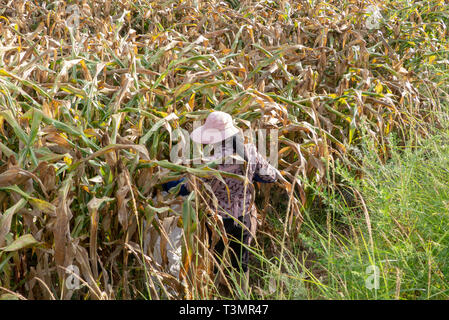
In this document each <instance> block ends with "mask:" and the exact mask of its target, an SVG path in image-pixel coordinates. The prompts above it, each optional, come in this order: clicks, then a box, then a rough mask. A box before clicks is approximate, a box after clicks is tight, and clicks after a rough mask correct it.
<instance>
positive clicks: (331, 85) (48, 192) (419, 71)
mask: <svg viewBox="0 0 449 320" xmlns="http://www.w3.org/2000/svg"><path fill="white" fill-rule="evenodd" d="M373 4H375V5H377V6H379V7H380V8H381V11H382V15H383V19H381V20H380V21H379V26H378V27H376V29H374V30H372V29H369V28H368V27H367V24H366V21H367V19H368V18H369V12H368V10H367V9H368V7H369V6H370V5H373ZM0 5H1V6H0V212H1V216H0V287H1V289H0V290H2V291H1V292H2V293H3V292H6V293H5V294H6V297H11V295H14V294H15V295H16V297H20V298H27V299H43V298H46V299H72V298H78V299H81V298H82V299H131V298H145V299H160V298H168V299H179V298H187V299H189V298H213V297H224V296H223V295H222V294H221V293H220V291H219V287H218V286H217V285H216V284H215V283H216V279H215V278H214V277H215V275H214V274H213V272H212V270H213V266H214V264H215V265H216V264H217V261H214V257H213V256H212V255H211V252H210V249H211V248H208V247H207V243H208V241H207V232H206V230H207V229H206V226H207V225H209V226H210V227H212V228H213V229H214V230H216V231H215V232H214V235H218V236H223V232H222V230H221V228H220V227H221V226H220V221H219V219H215V220H214V219H210V218H208V217H207V212H208V211H207V207H206V206H205V203H206V201H205V200H206V199H207V197H209V196H211V195H210V194H209V193H208V190H207V188H206V187H205V186H204V185H201V184H199V183H198V181H199V180H198V178H201V177H205V176H216V177H220V176H221V175H224V174H226V173H223V172H218V171H217V170H213V169H212V170H211V169H207V168H204V167H194V166H191V165H190V164H188V165H179V164H174V163H171V162H170V161H168V159H169V155H170V152H171V151H172V147H173V144H174V141H172V140H173V139H171V138H173V136H174V130H175V129H177V128H184V129H187V130H190V129H191V128H192V126H193V122H194V121H196V120H203V119H204V118H205V116H206V115H207V114H208V113H209V112H210V111H212V110H221V111H226V112H228V113H230V114H232V115H233V117H234V118H235V119H236V122H237V123H238V124H239V125H240V126H241V127H242V128H245V129H246V128H247V127H251V128H252V129H255V128H266V129H278V130H279V139H278V140H279V154H278V156H279V163H278V167H279V168H280V169H281V170H282V172H283V174H284V175H285V178H286V179H287V180H288V182H287V183H286V184H282V185H276V186H272V187H261V188H260V194H259V199H258V201H257V205H258V208H259V214H260V217H259V218H260V219H259V220H260V224H261V226H260V230H261V233H260V237H259V238H258V244H256V245H255V246H254V248H252V250H253V251H254V256H255V258H254V261H253V262H254V268H255V270H256V271H255V272H254V274H253V278H252V279H251V283H252V285H253V290H252V291H250V292H247V293H245V292H243V291H242V290H241V288H240V285H239V281H237V280H238V279H239V278H240V277H239V276H238V274H237V273H235V274H233V273H232V272H231V275H230V276H229V277H228V278H226V279H228V280H229V281H228V283H227V284H226V286H227V287H228V291H229V292H228V293H227V294H226V297H229V296H231V297H239V298H265V297H282V298H298V297H305V298H319V297H353V296H355V295H359V291H360V292H363V290H362V287H360V290H357V289H354V291H351V290H352V289H351V288H350V287H349V286H347V287H345V285H346V282H345V281H346V280H345V279H348V277H350V276H351V273H347V274H346V273H343V274H339V273H338V274H337V273H334V272H333V271H335V270H334V269H333V268H335V261H334V260H332V259H330V258H329V257H330V256H329V254H330V253H332V252H338V251H335V250H331V246H332V248H334V249H335V248H340V246H341V247H348V246H349V244H348V243H351V241H352V240H354V241H359V243H360V244H362V245H363V246H362V247H363V248H365V247H366V250H365V251H366V253H370V254H369V255H362V253H361V251H355V253H357V255H359V256H360V259H362V260H363V261H364V263H365V264H367V263H377V264H379V263H381V261H382V259H384V260H385V259H387V258H385V257H383V258H379V256H378V255H379V254H377V253H376V250H375V249H376V245H377V243H375V241H374V239H375V236H376V235H377V233H376V232H377V229H375V228H376V227H377V226H376V225H375V224H374V222H373V219H371V222H370V223H371V229H369V230H370V232H369V234H368V238H366V236H367V235H366V234H364V233H363V230H364V229H363V228H362V224H361V222H360V225H359V224H357V225H355V226H357V228H359V229H360V230H359V229H357V228H356V227H354V228H355V229H354V231H353V230H352V228H350V227H349V228H348V227H346V229H345V227H344V226H348V225H349V226H351V225H352V224H353V223H356V222H357V221H359V220H358V219H362V221H365V222H367V221H368V220H369V219H370V215H371V214H372V213H371V212H370V210H371V207H369V206H370V203H371V202H370V201H371V200H369V199H368V198H367V195H366V194H365V192H364V190H363V189H362V190H360V191H359V192H360V197H357V198H356V199H355V200H354V199H353V200H351V199H350V198H351V196H348V194H350V190H349V191H348V187H341V186H339V184H341V181H338V179H336V176H337V174H336V171H335V170H334V169H333V168H334V167H335V166H336V164H337V163H345V166H348V167H349V166H352V167H353V170H355V171H354V172H356V173H357V174H358V177H363V178H365V177H364V176H363V175H362V173H363V172H364V171H363V170H362V169H363V168H360V167H359V166H358V164H359V163H360V161H361V157H363V152H362V151H361V148H362V146H363V145H364V140H366V139H367V137H369V139H371V140H370V141H372V144H371V145H370V149H369V151H370V152H372V153H373V157H374V155H378V159H379V161H380V163H385V162H386V161H387V160H388V159H389V158H390V157H391V156H392V152H393V151H392V150H393V149H394V147H395V145H391V139H390V136H391V134H392V133H395V134H396V136H397V142H398V143H397V145H398V146H406V145H408V144H409V143H411V144H412V145H416V144H417V141H420V140H419V139H421V137H425V136H429V135H430V134H431V133H432V132H431V130H430V129H429V124H436V126H435V128H436V130H440V129H441V126H442V125H441V120H440V118H437V117H434V116H433V115H434V114H435V113H436V112H441V111H442V104H441V103H440V101H441V100H442V99H447V93H448V90H447V89H448V86H447V60H448V54H447V53H448V48H449V45H448V41H447V38H448V37H447V29H446V25H447V23H446V22H447V19H448V9H447V6H444V2H443V1H440V0H432V1H413V2H412V1H406V0H400V1H328V2H325V1H306V0H298V1H269V0H267V1H255V0H245V1H228V2H223V1H218V0H217V1H203V0H185V1H148V0H138V1H130V0H83V1H79V2H77V1H67V2H64V1H47V0H46V1H15V0H14V1H7V0H2V1H0ZM70 5H77V6H78V7H77V8H78V9H77V11H76V17H75V16H74V14H75V10H76V9H74V7H70ZM438 128H440V129H438ZM362 129H363V130H364V131H363V130H362ZM363 132H365V135H363ZM376 159H377V158H376ZM342 161H344V162H342ZM346 161H349V162H346ZM368 164H369V162H368ZM354 172H352V173H354ZM181 177H184V178H187V180H188V181H189V183H191V184H192V185H193V186H194V191H193V192H192V193H191V194H190V196H189V197H188V198H187V199H182V198H180V197H177V196H176V195H175V194H173V193H170V194H168V195H166V196H163V195H162V192H161V184H162V183H164V182H166V181H169V180H175V179H179V178H181ZM239 178H243V177H239ZM340 179H341V178H340ZM339 190H340V191H342V194H345V195H346V197H347V198H348V200H351V201H352V202H354V203H355V204H356V205H359V202H360V201H362V200H361V199H366V200H365V201H366V208H365V207H362V208H361V209H360V210H361V213H359V214H360V217H362V218H360V217H359V216H358V215H354V212H352V211H348V210H349V209H338V210H337V209H335V210H334V209H332V210H331V208H333V207H337V206H339V204H338V203H337V204H335V203H334V202H333V201H334V198H335V197H337V196H338V194H339V193H338V192H339ZM323 192H324V193H323ZM273 195H279V196H276V197H275V196H273ZM368 196H369V194H368ZM352 198H354V197H352ZM422 200H423V201H424V200H425V199H422ZM351 201H349V202H351ZM417 207H419V206H418V205H417ZM317 208H326V209H325V211H324V213H323V212H320V211H317ZM326 210H327V211H326ZM340 211H344V212H347V213H346V214H343V213H339V214H337V212H340ZM314 212H318V213H314ZM350 212H352V214H351V213H350ZM343 217H346V218H345V219H343ZM363 219H364V220H363ZM395 219H396V220H397V221H398V223H399V224H400V225H401V223H404V222H403V220H402V219H399V220H398V218H395ZM392 221H393V222H394V221H395V220H392ZM337 222H338V223H340V224H341V225H342V226H341V230H340V229H335V228H334V225H333V224H336V223H337ZM305 226H306V228H305ZM215 227H216V228H215ZM176 228H178V229H181V233H182V241H181V247H182V257H181V266H180V273H179V274H176V273H173V272H171V267H170V265H169V261H168V248H169V245H167V243H168V242H169V239H170V234H171V233H172V231H173V230H178V229H176ZM398 228H399V227H398ZM405 230H406V231H405V232H407V229H405ZM178 231H179V230H178ZM337 231H338V233H341V235H344V237H346V241H344V240H338V241H337V240H335V239H337V238H336V235H335V234H334V232H337ZM351 232H352V233H351ZM279 235H280V236H279ZM361 235H363V237H361ZM414 237H415V236H414ZM416 237H417V236H416ZM421 237H423V235H421ZM352 238H353V239H352ZM338 239H340V238H338ZM406 239H408V238H406ZM423 239H425V238H423ZM418 240H419V237H418ZM407 241H408V240H407ZM157 243H159V244H160V245H156V244H157ZM362 247H359V248H362ZM430 248H431V249H428V250H433V247H430ZM426 252H427V251H426ZM347 254H349V253H347ZM158 257H160V259H158ZM342 257H344V255H342ZM327 258H329V259H327ZM334 258H339V259H340V257H339V256H336V257H334ZM323 259H324V260H323ZM326 259H327V260H326ZM420 259H421V258H420ZM419 261H421V260H419ZM429 261H430V260H429ZM421 262H422V263H424V262H423V261H421ZM429 263H430V266H431V270H436V269H433V266H434V265H433V264H432V263H433V262H432V261H431V262H429ZM73 266H76V267H78V268H79V270H80V276H81V278H82V280H83V282H82V288H81V289H79V290H67V286H66V281H67V277H68V274H67V270H68V269H69V268H71V267H73ZM384 266H385V268H387V269H388V268H390V266H389V265H385V264H384V265H379V267H382V268H383V267H384ZM382 268H381V269H382ZM385 268H383V269H382V270H384V269H385ZM387 269H385V270H387ZM388 270H389V269H388ZM353 271H354V270H353ZM354 272H360V271H357V270H355V271H354ZM382 272H384V271H382ZM385 272H386V271H385ZM398 274H399V275H398V277H399V279H400V277H401V274H400V273H398ZM404 277H405V275H404ZM431 279H432V281H433V279H434V278H431ZM234 280H235V281H234ZM435 281H436V280H435ZM299 284H301V285H299ZM340 284H341V285H342V286H343V288H341V287H339V285H340ZM361 285H362V284H361ZM311 288H317V289H316V290H311ZM337 288H339V289H337ZM379 292H380V291H379ZM278 293H279V295H277V294H278ZM432 296H434V293H432V294H430V295H429V297H432Z"/></svg>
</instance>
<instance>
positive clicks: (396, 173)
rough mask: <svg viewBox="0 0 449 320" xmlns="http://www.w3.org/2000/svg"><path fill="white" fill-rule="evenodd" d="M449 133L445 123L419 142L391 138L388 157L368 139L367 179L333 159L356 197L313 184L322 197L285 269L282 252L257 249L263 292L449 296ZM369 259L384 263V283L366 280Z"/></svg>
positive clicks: (293, 245) (294, 244)
mask: <svg viewBox="0 0 449 320" xmlns="http://www.w3.org/2000/svg"><path fill="white" fill-rule="evenodd" d="M448 138H449V130H448V129H439V130H438V131H437V132H436V133H434V135H432V136H431V137H430V138H427V139H419V141H418V144H417V145H416V146H405V147H404V146H399V145H398V144H397V142H395V140H394V139H392V141H391V144H390V145H391V151H390V152H391V158H390V159H389V160H388V161H386V162H384V161H382V160H381V159H380V158H379V157H378V155H377V154H376V153H375V152H373V150H374V148H373V146H372V145H370V143H368V142H369V141H370V140H369V139H368V138H366V139H364V142H365V144H364V147H363V150H362V152H363V158H362V162H361V163H362V164H363V166H362V167H361V168H360V169H361V171H362V172H363V178H362V179H360V178H357V179H356V178H355V175H354V170H352V171H349V170H348V169H347V167H346V166H345V165H343V164H341V163H340V164H337V165H336V166H335V173H336V174H337V175H339V176H340V179H341V184H342V185H345V186H346V190H353V192H352V194H353V195H354V197H352V199H351V197H348V196H346V197H344V196H342V195H341V194H340V193H339V192H336V190H337V189H336V188H333V189H330V188H327V189H326V188H318V187H316V186H310V187H311V188H312V189H313V190H314V192H315V193H316V196H317V198H319V199H320V201H317V202H316V204H317V205H316V206H314V207H313V210H309V211H306V213H305V215H304V223H303V225H302V228H301V231H302V232H301V233H300V234H299V239H300V241H290V242H289V243H288V245H287V247H288V248H287V249H286V250H285V251H284V253H285V254H286V257H285V259H284V263H283V265H282V266H281V267H282V268H281V269H282V270H283V271H282V273H279V272H278V271H279V269H278V268H276V267H277V266H279V264H278V263H279V261H280V259H271V260H269V259H268V258H266V257H261V256H259V260H260V261H261V262H262V264H264V265H265V270H266V271H265V274H264V275H263V276H262V278H263V279H267V280H266V281H265V288H264V289H265V296H264V297H270V298H280V299H282V298H283V299H291V298H296V299H301V298H314V299H323V298H324V299H448V298H449V281H448V277H449V262H448V260H447V257H448V255H449V228H448V226H449V170H448V167H449V144H448V142H447V141H449V140H448ZM354 190H356V191H354ZM349 193H350V192H349V191H347V194H349ZM348 198H349V201H348ZM345 199H346V201H345ZM361 199H363V202H362V200H361ZM318 202H319V204H318ZM371 239H372V240H371ZM274 241H276V240H274ZM277 241H278V242H280V240H279V239H277ZM273 261H275V262H273ZM371 265H374V266H376V267H377V268H378V270H379V282H378V289H375V288H371V289H370V288H368V287H367V285H366V283H367V281H368V282H370V279H369V277H370V276H372V275H373V274H374V273H373V271H370V270H367V268H368V267H369V266H371ZM267 266H268V268H266V267H267ZM270 266H271V267H272V268H271V269H270ZM269 279H274V280H271V282H270V280H269ZM270 283H271V284H272V285H273V283H275V284H276V286H275V288H276V290H274V289H273V288H271V289H270ZM371 283H373V282H371ZM270 290H271V291H270ZM270 292H271V294H270Z"/></svg>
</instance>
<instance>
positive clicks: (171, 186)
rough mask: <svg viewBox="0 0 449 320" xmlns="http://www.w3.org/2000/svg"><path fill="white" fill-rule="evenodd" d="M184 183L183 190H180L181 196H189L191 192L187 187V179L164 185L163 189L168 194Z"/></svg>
mask: <svg viewBox="0 0 449 320" xmlns="http://www.w3.org/2000/svg"><path fill="white" fill-rule="evenodd" d="M180 183H182V185H181V189H180V190H179V195H180V196H187V195H189V193H190V192H189V190H188V189H187V187H186V182H185V178H181V179H179V180H174V181H169V182H166V183H164V184H163V185H162V189H163V190H164V191H166V192H168V191H169V190H170V189H171V188H174V187H176V186H177V185H178V184H180Z"/></svg>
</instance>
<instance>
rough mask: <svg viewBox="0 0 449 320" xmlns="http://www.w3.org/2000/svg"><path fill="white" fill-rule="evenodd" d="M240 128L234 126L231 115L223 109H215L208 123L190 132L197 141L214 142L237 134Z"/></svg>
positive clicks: (209, 116) (208, 118)
mask: <svg viewBox="0 0 449 320" xmlns="http://www.w3.org/2000/svg"><path fill="white" fill-rule="evenodd" d="M239 131H240V130H239V128H237V127H234V124H233V123H232V117H231V115H229V114H227V113H226V112H222V111H214V112H212V113H211V114H209V115H208V116H207V119H206V123H205V124H204V125H203V126H201V127H199V128H197V129H195V130H193V132H192V133H191V134H190V137H191V138H192V140H193V141H194V142H196V143H202V144H214V143H217V142H220V141H223V140H226V139H227V138H229V137H232V136H233V135H235V134H237V133H238V132H239Z"/></svg>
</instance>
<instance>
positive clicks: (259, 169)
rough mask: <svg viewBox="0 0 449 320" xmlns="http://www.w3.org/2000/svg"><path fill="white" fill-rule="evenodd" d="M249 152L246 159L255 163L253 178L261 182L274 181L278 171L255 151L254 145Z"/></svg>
mask: <svg viewBox="0 0 449 320" xmlns="http://www.w3.org/2000/svg"><path fill="white" fill-rule="evenodd" d="M249 153H250V157H249V159H248V160H249V161H254V162H255V163H256V170H255V172H254V177H253V180H254V181H256V182H262V183H273V182H276V181H277V179H278V177H279V175H280V173H279V171H278V170H277V169H276V168H275V167H273V166H272V165H271V164H270V163H269V162H268V161H267V160H265V158H264V157H263V156H262V155H261V154H260V153H258V152H257V150H256V147H254V146H251V147H250V150H249Z"/></svg>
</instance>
